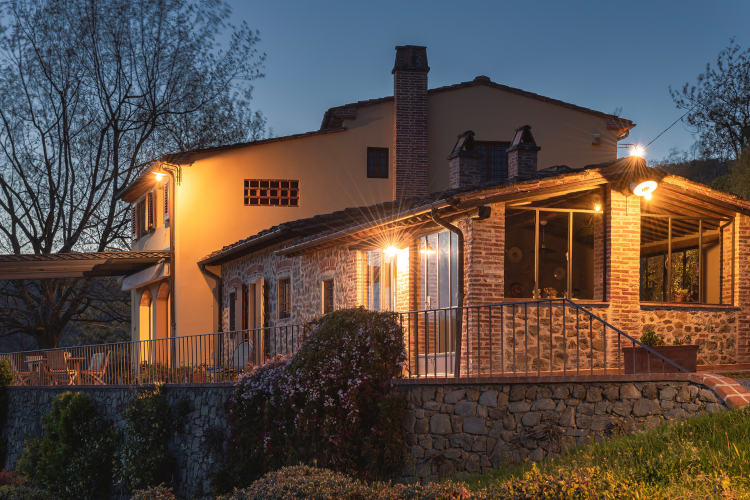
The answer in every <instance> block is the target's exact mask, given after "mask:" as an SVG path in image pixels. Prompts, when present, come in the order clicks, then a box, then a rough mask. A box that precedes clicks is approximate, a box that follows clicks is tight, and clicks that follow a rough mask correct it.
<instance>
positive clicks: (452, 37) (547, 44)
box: [231, 0, 750, 161]
mask: <svg viewBox="0 0 750 500" xmlns="http://www.w3.org/2000/svg"><path fill="white" fill-rule="evenodd" d="M231 3H232V6H233V8H234V18H235V20H245V21H247V22H248V24H249V25H250V26H251V27H253V28H257V29H259V30H260V36H261V39H262V41H261V45H260V48H261V49H262V50H263V51H265V52H266V53H267V54H268V60H267V64H266V71H265V72H266V77H265V78H264V79H262V80H260V81H258V82H256V85H255V89H256V90H255V100H254V106H255V107H257V108H259V109H260V110H262V111H263V113H264V114H265V115H266V116H267V117H268V120H269V125H270V127H271V128H272V129H273V134H274V135H287V134H293V133H298V132H305V131H309V130H315V129H317V128H318V127H319V126H320V121H321V119H322V117H323V112H324V111H325V110H326V109H327V108H329V107H331V106H336V105H339V104H345V103H347V102H351V101H357V100H360V99H369V98H375V97H382V96H386V95H391V94H392V93H393V80H392V76H391V68H392V67H393V59H394V46H395V45H403V44H415V45H426V46H427V56H428V60H429V64H430V74H429V87H430V88H433V87H438V86H441V85H448V84H452V83H457V82H461V81H465V80H471V79H472V78H474V77H475V76H476V75H487V76H489V77H490V78H492V80H494V81H496V82H498V83H502V84H506V85H510V86H513V87H519V88H522V89H524V90H529V91H532V92H537V93H540V94H542V95H546V96H549V97H554V98H557V99H562V100H564V101H569V102H572V103H574V104H578V105H581V106H586V107H590V108H594V109H597V110H601V111H605V112H612V111H614V110H615V108H620V107H621V108H622V116H624V117H626V118H630V119H631V120H633V121H635V122H636V123H637V124H638V125H637V126H636V127H635V129H633V131H632V132H631V134H630V137H628V139H626V140H625V141H624V142H638V143H644V144H645V143H647V142H649V141H650V140H651V139H653V138H654V137H655V136H656V135H657V134H658V133H659V132H660V131H661V130H663V129H664V128H665V127H667V126H668V125H669V124H670V123H671V122H672V121H673V120H675V119H676V118H678V117H679V116H680V115H681V114H682V112H680V111H679V110H678V109H676V108H675V106H674V104H673V103H672V99H671V97H670V96H669V91H668V87H669V86H670V85H672V86H673V87H681V86H682V84H683V83H684V82H686V81H689V82H694V81H695V78H696V76H697V75H698V74H699V73H700V72H702V71H703V70H704V69H705V65H706V63H707V62H713V61H715V59H716V55H717V54H718V52H719V51H720V50H721V49H722V48H723V47H725V46H726V45H727V44H728V43H729V39H730V38H731V37H735V38H736V40H737V41H738V42H739V43H740V44H741V45H742V46H743V47H745V48H747V47H749V46H750V29H749V28H748V20H749V19H750V2H749V1H747V0H731V1H730V0H726V1H723V0H714V1H712V2H708V1H705V0H703V1H700V0H681V1H658V2H657V1H654V0H651V1H627V2H604V1H601V0H600V1H598V2H594V1H586V2H584V1H575V0H570V1H566V2H558V1H554V2H553V1H547V2H542V1H531V0H527V1H522V0H518V1H514V2H507V1H502V2H501V1H496V2H479V1H455V0H454V1H451V2H448V1H406V0H401V1H377V2H375V1H372V2H365V1H347V2H344V1H339V2H334V1H328V0H315V1H302V0H300V1H291V0H283V1H270V0H231ZM692 143H693V137H692V135H691V133H690V130H689V129H688V128H687V127H686V126H685V125H684V124H683V123H678V124H677V125H675V126H674V127H673V128H672V129H671V130H670V131H669V132H667V133H666V134H664V135H663V136H662V137H661V138H660V139H659V140H657V141H656V142H655V143H654V144H653V145H652V146H651V147H650V148H649V150H648V151H647V159H649V160H652V161H653V160H657V159H661V158H663V157H664V156H666V155H667V154H668V152H669V150H670V149H671V148H677V149H678V150H687V149H688V148H689V147H690V146H691V144H692Z"/></svg>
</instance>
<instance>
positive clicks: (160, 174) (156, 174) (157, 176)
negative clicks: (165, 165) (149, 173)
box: [154, 172, 167, 182]
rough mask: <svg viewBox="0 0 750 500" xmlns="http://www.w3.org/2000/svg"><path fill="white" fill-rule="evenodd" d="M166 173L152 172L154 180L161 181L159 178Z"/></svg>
mask: <svg viewBox="0 0 750 500" xmlns="http://www.w3.org/2000/svg"><path fill="white" fill-rule="evenodd" d="M165 175H167V174H165V173H164V172H154V177H156V182H161V180H162V179H163V178H164V176H165Z"/></svg>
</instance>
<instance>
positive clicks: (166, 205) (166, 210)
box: [164, 182, 169, 220]
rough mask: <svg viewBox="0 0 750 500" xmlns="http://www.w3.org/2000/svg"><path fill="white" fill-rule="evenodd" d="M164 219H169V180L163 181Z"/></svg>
mask: <svg viewBox="0 0 750 500" xmlns="http://www.w3.org/2000/svg"><path fill="white" fill-rule="evenodd" d="M164 220H169V182H165V183H164Z"/></svg>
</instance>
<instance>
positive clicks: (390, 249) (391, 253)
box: [383, 245, 398, 259]
mask: <svg viewBox="0 0 750 500" xmlns="http://www.w3.org/2000/svg"><path fill="white" fill-rule="evenodd" d="M383 253H384V254H385V256H386V257H388V258H389V259H391V258H393V257H395V256H396V255H397V254H398V248H396V247H394V246H393V245H389V246H387V247H385V248H384V249H383Z"/></svg>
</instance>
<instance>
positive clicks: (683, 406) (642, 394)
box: [400, 375, 726, 480]
mask: <svg viewBox="0 0 750 500" xmlns="http://www.w3.org/2000/svg"><path fill="white" fill-rule="evenodd" d="M609 378H610V379H617V378H618V377H609ZM652 378H655V377H652ZM619 379H620V380H608V381H601V380H606V379H603V378H600V381H586V380H585V378H584V377H581V378H580V379H579V380H575V378H574V377H570V378H569V380H568V381H565V382H557V383H552V382H549V379H547V381H544V382H542V381H540V382H535V381H533V379H531V378H529V381H528V382H523V383H519V382H500V383H486V382H482V383H470V382H462V383H448V382H445V383H441V384H436V383H434V382H432V381H427V382H426V383H422V384H420V383H419V382H404V383H403V384H402V385H401V386H400V390H401V391H403V392H404V394H405V396H406V398H407V400H408V409H409V410H408V413H409V416H408V422H407V424H406V425H407V436H408V441H407V444H408V450H407V465H406V469H405V471H404V472H405V479H407V480H414V479H419V480H427V479H434V478H436V477H443V476H446V475H449V474H453V473H456V472H469V473H477V472H482V471H485V470H487V469H490V468H496V467H500V466H502V464H504V463H508V462H518V461H520V460H523V459H527V458H528V459H531V460H541V459H543V458H545V457H548V456H552V455H556V454H559V453H560V452H561V451H563V450H564V449H566V448H568V447H572V446H576V445H581V444H583V443H585V442H586V441H588V440H590V439H591V438H593V437H595V436H604V435H612V434H617V433H621V432H630V431H633V430H638V429H644V428H649V427H653V426H655V425H658V424H659V423H661V422H663V421H664V420H671V419H678V418H686V417H690V416H693V415H698V414H701V413H705V412H709V413H713V412H716V411H719V410H721V409H724V408H726V405H725V403H724V402H723V401H722V399H721V398H720V397H717V394H716V393H715V392H714V391H713V390H712V389H710V388H709V387H707V386H706V385H703V384H701V383H699V382H698V381H695V380H689V379H688V378H687V377H686V376H685V375H677V376H675V377H673V379H672V380H670V379H662V380H658V381H657V380H653V381H652V380H648V378H646V377H643V376H640V377H639V376H635V377H630V379H626V378H625V377H619ZM540 380H543V379H540ZM431 382H432V383H431Z"/></svg>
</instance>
